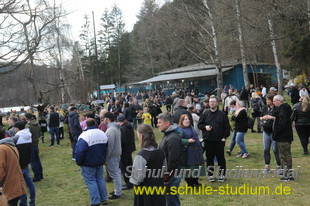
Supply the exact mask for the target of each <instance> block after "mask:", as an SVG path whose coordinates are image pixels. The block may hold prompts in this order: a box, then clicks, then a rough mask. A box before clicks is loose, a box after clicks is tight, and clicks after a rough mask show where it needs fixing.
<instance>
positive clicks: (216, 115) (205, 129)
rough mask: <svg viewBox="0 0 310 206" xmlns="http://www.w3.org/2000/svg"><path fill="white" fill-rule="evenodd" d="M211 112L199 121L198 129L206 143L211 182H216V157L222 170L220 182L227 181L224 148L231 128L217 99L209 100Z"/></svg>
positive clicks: (206, 112)
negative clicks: (219, 107)
mask: <svg viewBox="0 0 310 206" xmlns="http://www.w3.org/2000/svg"><path fill="white" fill-rule="evenodd" d="M209 105H210V110H207V111H205V112H204V113H203V114H202V115H201V116H200V119H199V122H198V129H200V130H202V137H203V139H204V143H205V150H206V157H207V167H208V175H209V181H210V182H214V181H215V178H214V176H213V174H214V156H215V157H216V158H217V160H218V165H219V167H220V168H221V171H220V174H219V179H218V181H219V182H224V181H225V171H226V160H225V156H224V148H225V141H226V138H227V137H229V134H230V131H229V130H230V126H229V121H228V117H227V115H226V114H225V113H224V112H223V111H220V110H219V109H218V101H217V99H216V97H211V98H210V100H209Z"/></svg>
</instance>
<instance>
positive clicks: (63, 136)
mask: <svg viewBox="0 0 310 206" xmlns="http://www.w3.org/2000/svg"><path fill="white" fill-rule="evenodd" d="M59 138H60V139H64V138H65V134H64V128H63V127H59Z"/></svg>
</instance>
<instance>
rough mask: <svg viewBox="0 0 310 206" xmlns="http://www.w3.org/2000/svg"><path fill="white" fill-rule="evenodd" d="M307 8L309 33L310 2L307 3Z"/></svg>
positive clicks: (309, 0)
mask: <svg viewBox="0 0 310 206" xmlns="http://www.w3.org/2000/svg"><path fill="white" fill-rule="evenodd" d="M307 8H308V19H309V31H310V0H308V1H307Z"/></svg>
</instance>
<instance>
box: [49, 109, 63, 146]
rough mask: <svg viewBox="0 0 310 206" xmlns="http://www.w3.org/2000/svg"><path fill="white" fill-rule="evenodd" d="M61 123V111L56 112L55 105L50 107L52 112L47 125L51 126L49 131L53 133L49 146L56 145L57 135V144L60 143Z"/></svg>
mask: <svg viewBox="0 0 310 206" xmlns="http://www.w3.org/2000/svg"><path fill="white" fill-rule="evenodd" d="M59 123H60V115H59V113H58V112H55V108H54V107H50V113H49V114H48V115H47V125H48V128H49V133H50V134H51V144H50V145H49V147H54V142H55V136H56V142H57V145H60V136H59Z"/></svg>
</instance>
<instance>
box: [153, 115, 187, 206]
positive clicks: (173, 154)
mask: <svg viewBox="0 0 310 206" xmlns="http://www.w3.org/2000/svg"><path fill="white" fill-rule="evenodd" d="M157 127H158V129H159V130H160V131H161V132H163V133H164V137H163V139H162V141H161V142H160V145H159V147H160V148H161V149H162V150H163V151H164V153H165V155H166V159H167V162H168V168H167V171H168V173H169V174H168V175H165V177H164V182H165V183H166V184H167V189H168V191H169V190H170V187H179V185H180V182H181V178H179V177H175V176H177V175H175V173H176V172H177V170H179V169H180V167H181V165H180V156H181V148H182V139H181V136H180V135H181V134H182V132H181V129H180V127H178V125H176V124H173V122H172V116H171V114H170V113H161V114H159V115H158V122H157ZM168 193H169V192H168ZM166 205H167V206H170V205H173V206H178V205H180V199H179V195H167V196H166Z"/></svg>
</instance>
